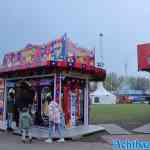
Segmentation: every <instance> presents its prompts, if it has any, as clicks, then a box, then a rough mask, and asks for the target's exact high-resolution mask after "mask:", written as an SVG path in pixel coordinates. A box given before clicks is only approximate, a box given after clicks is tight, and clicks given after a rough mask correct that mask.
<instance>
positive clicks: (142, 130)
mask: <svg viewBox="0 0 150 150" xmlns="http://www.w3.org/2000/svg"><path fill="white" fill-rule="evenodd" d="M133 131H134V132H137V133H145V134H150V123H148V124H145V125H143V126H141V127H138V128H136V129H134V130H133Z"/></svg>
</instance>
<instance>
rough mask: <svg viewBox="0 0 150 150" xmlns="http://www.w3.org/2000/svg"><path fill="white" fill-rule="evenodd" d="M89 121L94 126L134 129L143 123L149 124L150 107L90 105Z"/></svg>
mask: <svg viewBox="0 0 150 150" xmlns="http://www.w3.org/2000/svg"><path fill="white" fill-rule="evenodd" d="M90 119H91V122H92V123H95V124H100V123H116V124H119V125H121V126H124V127H126V128H134V127H137V126H139V125H142V124H145V123H150V105H148V104H116V105H105V104H101V105H92V106H91V118H90Z"/></svg>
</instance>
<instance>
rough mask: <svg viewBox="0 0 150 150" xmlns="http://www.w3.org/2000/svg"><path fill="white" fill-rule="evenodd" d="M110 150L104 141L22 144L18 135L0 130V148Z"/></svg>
mask: <svg viewBox="0 0 150 150" xmlns="http://www.w3.org/2000/svg"><path fill="white" fill-rule="evenodd" d="M27 149H28V150H30V149H32V150H51V149H52V150H59V149H60V150H91V149H92V150H111V149H112V148H111V145H109V144H106V143H105V144H104V143H100V142H97V143H88V142H75V141H74V142H72V141H67V142H66V143H53V144H47V143H45V142H43V141H38V140H34V141H33V143H32V144H22V143H21V140H20V137H19V136H16V135H12V134H11V133H6V132H1V131H0V150H27Z"/></svg>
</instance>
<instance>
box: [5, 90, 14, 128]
mask: <svg viewBox="0 0 150 150" xmlns="http://www.w3.org/2000/svg"><path fill="white" fill-rule="evenodd" d="M14 107H15V96H14V92H13V91H10V92H9V97H8V100H7V130H8V131H13V127H12V123H13V112H14Z"/></svg>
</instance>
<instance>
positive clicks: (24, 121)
mask: <svg viewBox="0 0 150 150" xmlns="http://www.w3.org/2000/svg"><path fill="white" fill-rule="evenodd" d="M30 127H31V117H30V115H29V114H27V113H26V114H22V116H21V128H23V129H29V128H30Z"/></svg>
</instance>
